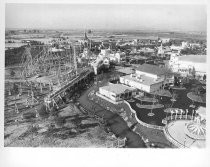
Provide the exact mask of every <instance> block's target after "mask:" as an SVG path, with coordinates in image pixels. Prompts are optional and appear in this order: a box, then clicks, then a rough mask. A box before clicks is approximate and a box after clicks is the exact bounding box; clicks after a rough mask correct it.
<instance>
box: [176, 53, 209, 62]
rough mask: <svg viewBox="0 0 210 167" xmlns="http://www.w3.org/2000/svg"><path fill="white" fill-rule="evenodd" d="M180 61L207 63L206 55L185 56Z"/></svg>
mask: <svg viewBox="0 0 210 167" xmlns="http://www.w3.org/2000/svg"><path fill="white" fill-rule="evenodd" d="M179 61H190V62H197V63H206V55H183V56H180V57H179Z"/></svg>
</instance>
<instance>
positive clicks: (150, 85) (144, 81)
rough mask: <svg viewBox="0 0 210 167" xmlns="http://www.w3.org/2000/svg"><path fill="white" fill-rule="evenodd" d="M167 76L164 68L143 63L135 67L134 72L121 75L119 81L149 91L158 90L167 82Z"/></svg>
mask: <svg viewBox="0 0 210 167" xmlns="http://www.w3.org/2000/svg"><path fill="white" fill-rule="evenodd" d="M168 76H169V75H168V73H167V70H166V69H164V68H160V67H158V66H154V65H150V64H143V65H141V66H139V67H138V68H137V69H136V73H135V74H130V75H126V76H121V77H120V83H123V84H125V85H128V86H131V87H134V88H137V89H139V90H142V91H144V92H148V93H151V92H154V91H158V90H160V89H161V88H162V87H163V85H164V84H167V83H168ZM170 77H171V76H170Z"/></svg>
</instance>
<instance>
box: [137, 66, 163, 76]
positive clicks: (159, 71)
mask: <svg viewBox="0 0 210 167" xmlns="http://www.w3.org/2000/svg"><path fill="white" fill-rule="evenodd" d="M136 70H137V71H141V72H146V73H149V74H155V75H162V74H165V73H167V71H166V69H165V68H160V67H158V66H156V65H151V64H142V65H140V66H138V67H137V68H136Z"/></svg>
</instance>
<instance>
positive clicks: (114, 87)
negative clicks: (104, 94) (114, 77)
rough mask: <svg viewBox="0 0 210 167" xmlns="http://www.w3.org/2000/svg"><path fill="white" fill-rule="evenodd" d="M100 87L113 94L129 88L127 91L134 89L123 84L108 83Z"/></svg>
mask: <svg viewBox="0 0 210 167" xmlns="http://www.w3.org/2000/svg"><path fill="white" fill-rule="evenodd" d="M100 89H104V90H107V91H109V92H112V93H115V94H121V93H124V92H125V91H126V90H129V91H132V90H135V88H132V87H129V86H126V85H123V84H110V85H108V86H103V87H100Z"/></svg>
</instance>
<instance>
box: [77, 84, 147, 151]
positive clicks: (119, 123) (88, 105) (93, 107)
mask: <svg viewBox="0 0 210 167" xmlns="http://www.w3.org/2000/svg"><path fill="white" fill-rule="evenodd" d="M93 89H94V88H93V87H92V88H91V89H89V90H88V91H86V92H85V93H84V94H83V95H82V96H81V97H80V99H79V102H80V104H81V105H82V106H83V107H84V108H85V109H86V110H88V111H90V112H94V113H95V114H96V115H98V116H100V117H103V118H104V119H105V120H106V121H107V123H108V126H109V127H110V129H111V131H112V132H113V133H114V134H115V135H116V136H117V137H122V138H124V137H126V138H127V143H126V146H127V147H129V148H145V147H146V145H145V144H144V142H143V140H142V139H141V137H140V136H139V135H138V134H136V133H135V132H133V131H132V130H130V129H129V127H128V125H127V123H126V122H125V120H123V118H121V117H120V116H119V115H118V114H115V113H112V112H111V111H108V110H105V109H104V108H102V107H101V106H100V105H98V104H96V103H94V102H92V101H90V100H89V99H88V94H89V93H90V91H92V90H93Z"/></svg>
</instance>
